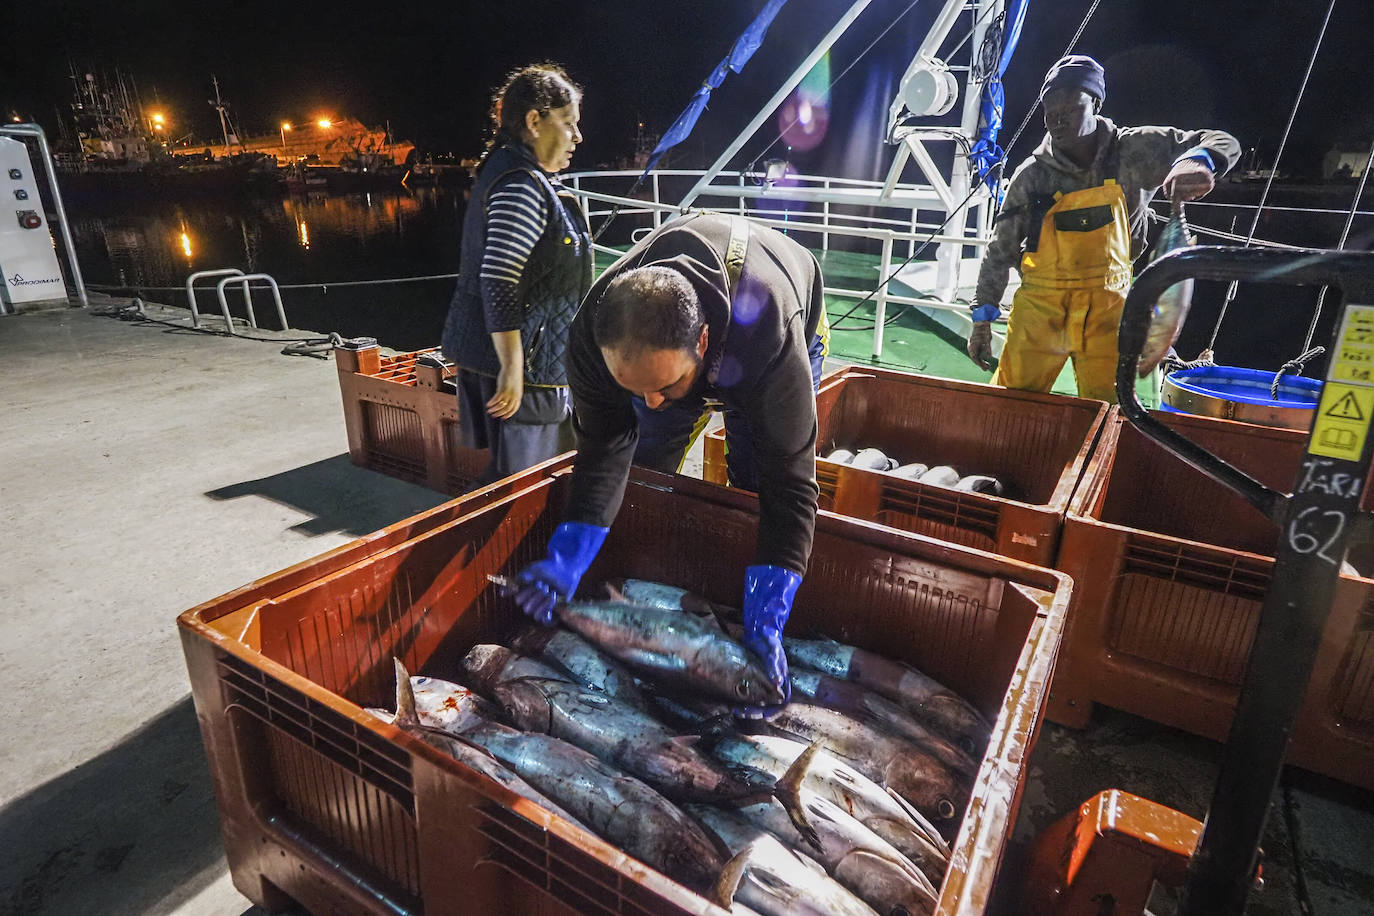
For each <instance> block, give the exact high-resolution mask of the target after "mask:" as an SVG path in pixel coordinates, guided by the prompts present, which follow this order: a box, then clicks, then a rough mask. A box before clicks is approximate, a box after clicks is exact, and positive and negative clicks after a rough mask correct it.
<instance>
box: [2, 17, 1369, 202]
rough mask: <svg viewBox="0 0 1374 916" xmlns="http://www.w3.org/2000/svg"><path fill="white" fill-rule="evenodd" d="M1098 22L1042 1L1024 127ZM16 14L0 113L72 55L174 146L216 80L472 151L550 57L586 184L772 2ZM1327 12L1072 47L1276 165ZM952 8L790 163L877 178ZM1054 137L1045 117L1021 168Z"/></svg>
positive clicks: (1113, 77) (911, 22) (849, 44)
mask: <svg viewBox="0 0 1374 916" xmlns="http://www.w3.org/2000/svg"><path fill="white" fill-rule="evenodd" d="M909 2H910V0H874V2H873V3H872V5H871V6H870V7H869V8H868V10H867V11H866V12H865V13H864V14H863V16H862V17H861V18H860V20H859V21H858V23H856V25H855V26H854V27H853V28H852V29H851V30H850V33H849V35H848V36H847V37H846V38H845V39H844V40H842V41H841V42H840V44H838V45H837V46H836V48H835V50H834V51H833V52H832V58H831V76H832V78H833V77H836V76H838V75H839V74H840V71H842V70H843V69H844V68H845V67H846V66H848V65H849V64H850V63H852V62H853V61H854V59H855V58H856V56H857V55H858V54H859V52H860V51H862V50H863V49H864V48H865V47H866V46H867V45H868V44H869V43H870V42H871V41H872V40H873V39H874V38H875V37H876V36H877V35H878V33H879V32H880V31H881V30H882V28H883V27H885V26H886V25H887V24H888V23H889V22H891V21H892V20H893V18H894V17H896V16H897V15H898V14H899V13H900V12H901V11H902V10H903V9H905V8H906V7H907V6H908V4H909ZM1088 5H1089V0H1031V5H1030V12H1029V14H1028V16H1027V21H1026V27H1025V31H1024V33H1023V36H1022V41H1021V44H1020V47H1019V49H1018V51H1017V55H1016V58H1015V59H1014V60H1013V62H1012V65H1011V67H1010V69H1009V70H1008V72H1007V74H1006V77H1005V80H1006V83H1007V99H1008V106H1007V107H1008V112H1007V121H1008V126H1007V130H1008V132H1009V131H1010V130H1011V129H1012V128H1014V127H1015V125H1016V124H1017V123H1019V122H1020V120H1021V118H1022V117H1023V116H1024V114H1025V111H1026V106H1027V105H1028V104H1030V103H1031V102H1032V101H1033V100H1034V97H1035V93H1036V90H1037V89H1038V86H1039V82H1040V79H1041V77H1042V76H1043V73H1044V71H1045V69H1046V67H1047V66H1048V65H1049V64H1050V63H1051V62H1052V61H1053V60H1054V59H1055V58H1056V57H1058V56H1059V54H1060V53H1061V52H1062V51H1063V49H1064V46H1065V45H1066V44H1067V43H1068V41H1069V39H1070V37H1071V36H1072V34H1073V32H1074V30H1075V29H1076V28H1077V26H1078V23H1079V20H1080V19H1081V18H1082V16H1083V14H1084V12H1085V11H1086V10H1087V8H1088ZM4 6H5V10H4V12H0V28H3V29H4V31H5V33H6V34H7V35H9V36H11V37H12V38H13V37H16V36H19V39H18V40H19V41H20V42H22V44H12V46H11V47H12V48H14V47H24V48H27V49H29V50H28V51H27V52H26V53H14V52H13V51H11V52H10V53H7V54H6V55H4V62H3V63H2V64H0V68H3V70H2V71H0V109H3V111H4V113H5V114H6V115H9V114H10V113H15V114H18V115H20V116H22V117H24V118H25V119H36V120H38V121H39V122H40V123H42V124H44V125H45V126H46V127H47V128H48V129H49V130H54V129H55V127H56V118H57V110H58V109H61V110H63V111H64V112H65V110H66V105H67V103H68V101H69V99H70V92H71V84H70V81H69V79H68V77H67V70H68V60H69V59H70V60H74V61H76V62H77V64H78V66H79V67H80V68H82V69H95V70H97V71H99V70H101V69H104V70H112V69H113V68H114V67H116V66H117V67H119V68H121V69H122V70H123V71H124V72H125V73H126V74H128V75H130V76H131V77H133V79H134V80H136V82H137V86H138V89H139V91H140V93H141V95H142V97H143V99H144V101H145V103H151V101H152V99H153V97H154V95H155V94H156V96H157V97H158V98H159V99H160V101H161V107H162V108H163V109H164V110H165V111H166V112H167V113H168V116H169V117H170V118H171V119H172V121H173V125H174V133H176V134H178V135H179V134H181V133H185V132H186V131H188V130H189V131H193V132H194V133H195V134H196V135H197V136H198V137H200V138H202V139H203V138H206V137H212V136H216V135H217V134H218V123H217V121H216V119H215V114H214V111H213V109H211V108H210V106H209V105H207V104H206V99H207V98H209V96H210V93H211V90H210V74H211V73H214V74H215V75H217V76H218V78H219V81H220V85H221V89H222V91H223V94H224V96H225V98H226V99H228V100H229V102H230V103H231V105H232V109H233V112H234V114H235V115H236V117H237V119H238V120H239V122H240V125H241V127H242V129H243V132H244V133H246V134H259V133H269V132H272V131H274V130H275V129H276V126H277V124H279V123H280V122H281V121H283V120H288V121H303V120H306V119H313V118H315V117H319V116H321V115H325V114H328V115H331V116H333V117H344V116H352V117H357V118H359V119H361V120H363V121H365V122H367V123H369V124H374V125H380V124H382V123H383V122H385V121H388V120H389V121H390V124H391V126H392V128H393V131H394V133H395V135H396V136H397V137H399V138H403V139H409V140H412V141H414V142H415V143H417V144H418V145H420V147H421V148H422V149H425V150H432V151H435V152H454V153H457V154H460V155H474V154H475V153H476V152H478V151H479V150H480V148H481V131H482V128H483V126H484V112H485V108H486V103H487V102H486V99H487V95H488V93H489V91H490V89H491V87H492V86H493V85H494V84H495V83H496V82H498V81H499V79H500V77H501V75H502V74H503V72H504V71H506V70H507V69H509V68H510V67H512V66H514V65H517V64H520V63H525V62H529V61H532V60H539V59H554V60H557V61H560V62H562V63H563V64H565V65H566V66H567V68H568V69H569V71H570V72H571V73H572V75H573V76H574V78H575V79H577V80H578V81H579V82H581V83H582V84H583V86H584V87H585V90H586V98H585V101H584V107H583V132H584V134H585V135H586V138H587V139H586V143H585V145H584V147H583V149H582V150H581V151H579V153H578V155H577V157H576V158H575V159H574V168H588V167H591V166H593V165H596V164H598V163H603V162H609V161H611V160H614V159H615V158H617V157H620V156H624V155H626V154H628V153H629V151H630V138H631V135H632V134H633V133H634V129H635V123H636V121H637V120H641V119H642V120H643V121H645V122H646V126H647V127H648V128H649V129H650V130H655V131H661V130H662V129H663V128H664V127H666V126H667V125H668V124H669V123H670V122H671V121H672V119H673V118H674V117H675V116H676V114H677V112H678V111H679V110H680V109H681V108H682V106H683V105H684V104H685V103H686V101H687V99H688V98H689V97H690V95H691V93H692V92H693V90H694V89H695V87H696V86H697V84H698V83H699V82H700V81H701V79H702V78H703V77H704V76H705V75H706V74H707V73H708V72H709V71H710V69H711V68H712V67H713V66H714V64H715V63H716V62H717V61H718V60H719V59H720V58H721V57H722V56H723V55H724V53H725V52H726V51H727V50H728V48H729V46H730V44H731V42H732V41H733V40H734V38H735V37H736V36H737V35H738V33H739V32H740V31H741V29H742V28H743V27H744V25H745V24H747V23H748V21H749V20H750V19H751V18H752V16H753V15H754V13H755V12H757V10H758V9H759V8H760V7H761V6H762V0H738V2H736V0H715V2H703V0H638V2H628V0H595V2H581V3H579V2H551V0H497V2H490V0H482V2H475V0H453V2H448V3H426V2H423V0H421V2H411V3H385V2H377V0H373V2H369V3H357V2H353V0H331V2H311V3H291V2H282V0H272V2H265V0H235V2H197V0H182V2H178V3H175V4H173V3H167V2H161V0H143V2H137V0H135V2H133V3H109V2H104V0H102V2H98V3H97V2H88V0H33V2H30V3H28V4H27V5H25V4H22V3H20V2H17V0H16V2H11V3H6V4H4ZM847 6H848V4H847V3H845V2H842V0H791V2H790V3H788V5H787V6H786V7H784V9H783V11H782V13H781V14H780V15H779V17H778V19H777V20H776V21H775V23H774V25H773V28H772V30H771V31H770V33H769V35H768V38H767V41H766V42H765V44H764V46H763V48H762V49H761V50H760V51H759V53H758V54H757V55H756V56H755V58H754V60H753V61H752V62H751V63H750V64H749V66H748V67H747V68H746V70H745V71H744V74H743V76H735V75H731V76H730V77H729V78H728V79H727V80H726V82H725V85H724V86H723V87H722V88H721V89H720V90H717V92H716V95H715V97H714V99H713V102H712V105H711V108H710V109H709V110H708V111H707V113H706V114H705V115H704V116H703V118H702V120H701V123H700V125H699V127H698V130H697V133H696V134H694V136H693V138H692V140H691V141H689V142H688V143H687V144H686V145H685V146H684V148H683V149H682V151H681V152H680V153H678V155H677V158H676V159H675V160H674V161H673V164H674V165H679V166H683V167H690V166H698V165H704V164H706V163H707V162H709V161H710V160H711V159H713V158H714V156H715V154H716V153H717V152H718V151H719V150H720V149H721V147H722V146H723V145H724V144H725V143H726V142H727V141H728V140H729V138H731V137H732V136H733V135H734V133H735V132H736V131H737V130H738V129H739V128H740V127H741V126H743V124H744V123H745V121H746V120H747V119H748V117H749V116H750V115H751V114H752V113H753V112H754V111H755V110H757V107H758V106H759V104H760V103H761V102H762V101H763V100H764V99H766V98H767V97H768V96H769V95H770V94H771V93H772V91H773V90H774V89H775V88H776V86H777V85H778V83H779V82H780V81H781V80H782V79H783V78H784V77H785V76H786V75H787V73H788V72H790V70H791V69H792V68H793V67H794V66H795V65H796V63H797V62H799V61H800V60H801V58H802V57H803V56H804V55H805V53H806V52H807V50H808V49H809V48H810V47H811V46H812V45H813V44H814V42H815V41H816V39H817V38H819V36H820V35H822V34H823V33H824V32H825V31H826V30H827V29H828V28H829V27H830V25H831V24H832V23H833V22H834V21H835V19H836V18H837V17H838V16H839V15H840V14H841V13H842V12H843V11H844V9H846V8H847ZM1326 6H1327V3H1326V2H1325V0H1307V2H1296V0H1290V2H1268V3H1266V2H1257V0H1203V2H1197V0H1187V2H1184V0H1103V2H1102V3H1101V6H1100V7H1099V9H1098V11H1097V13H1096V15H1095V17H1094V19H1093V20H1092V22H1091V24H1090V25H1089V27H1088V29H1087V31H1086V33H1085V34H1084V36H1083V38H1082V39H1081V40H1080V42H1079V44H1078V46H1077V48H1076V50H1077V51H1079V52H1081V53H1087V54H1092V55H1094V56H1096V57H1097V58H1098V59H1099V60H1100V61H1102V62H1103V63H1104V64H1105V65H1106V67H1107V80H1108V90H1107V103H1106V108H1105V109H1104V114H1107V115H1108V116H1110V117H1112V118H1114V119H1115V120H1117V121H1118V123H1122V124H1136V123H1164V124H1175V125H1177V126H1181V127H1202V126H1217V127H1222V128H1225V129H1227V130H1230V131H1231V132H1232V133H1234V134H1236V135H1237V136H1238V137H1239V138H1240V139H1241V142H1242V144H1243V145H1244V146H1245V147H1246V148H1247V149H1248V148H1250V147H1257V149H1258V155H1259V158H1260V160H1261V162H1267V161H1268V160H1269V159H1272V156H1273V152H1274V150H1275V148H1276V147H1277V145H1278V141H1279V137H1280V135H1281V133H1282V131H1283V127H1284V123H1285V122H1286V120H1287V116H1288V113H1289V109H1290V108H1291V106H1292V104H1293V99H1294V97H1295V94H1296V92H1297V89H1298V85H1299V83H1300V81H1301V79H1302V73H1303V70H1304V68H1305V66H1306V63H1307V58H1308V55H1309V54H1310V53H1311V49H1312V46H1313V43H1314V41H1315V39H1316V36H1317V32H1318V29H1319V27H1320V24H1321V20H1322V17H1323V15H1324V13H1325V11H1326ZM938 9H939V3H938V2H937V0H923V2H921V3H919V4H917V6H916V8H915V9H914V10H913V11H912V12H911V13H909V14H907V15H906V16H905V17H904V18H903V19H902V20H901V22H900V23H899V24H898V25H897V26H896V27H895V28H894V29H893V30H892V31H891V32H890V33H889V34H888V36H887V37H886V38H885V39H884V40H883V41H881V42H879V44H878V45H877V46H876V47H875V48H874V49H873V51H871V52H870V53H869V54H868V55H867V56H866V57H865V58H864V59H863V60H862V61H861V62H860V63H859V64H858V65H857V66H855V67H854V68H853V70H852V71H851V72H849V73H848V74H847V75H846V76H844V77H843V79H841V80H839V82H838V83H837V84H836V86H835V87H834V90H833V93H832V98H831V113H830V132H829V136H828V137H827V140H826V142H825V143H824V144H822V146H821V147H819V148H817V149H816V150H814V151H813V152H811V153H809V154H798V155H797V156H794V157H793V158H794V161H797V163H798V165H799V166H800V167H802V168H803V169H804V170H806V171H814V170H819V169H828V170H831V171H836V172H839V173H842V174H843V173H852V170H854V169H859V170H868V169H871V167H872V166H871V163H873V162H876V161H877V160H878V159H879V158H880V157H881V155H882V151H881V149H880V146H879V144H878V135H879V134H880V133H881V130H882V124H883V119H884V117H885V113H886V107H887V104H888V101H889V99H890V97H891V92H892V91H893V89H895V86H896V81H897V79H898V78H899V77H900V75H901V73H902V71H903V70H904V69H905V67H906V65H907V63H908V62H909V60H910V55H911V53H912V51H913V50H914V48H915V44H916V42H917V41H918V40H919V38H920V37H921V36H922V35H923V34H924V30H925V27H926V26H927V25H928V23H929V20H930V19H931V18H932V17H933V16H934V14H935V12H936V11H937V10H938ZM954 34H955V35H956V36H960V35H962V31H960V30H956V32H955V33H954ZM1371 35H1374V3H1370V2H1369V0H1337V4H1336V12H1335V15H1334V17H1333V19H1332V23H1331V27H1330V30H1329V32H1328V34H1327V37H1326V41H1325V44H1324V45H1323V47H1322V51H1321V55H1320V56H1319V58H1318V60H1317V65H1316V69H1315V71H1314V73H1313V77H1312V82H1311V85H1310V86H1309V87H1308V90H1307V95H1306V97H1305V99H1304V102H1303V107H1302V108H1301V110H1300V111H1299V115H1298V120H1297V123H1296V125H1295V127H1294V133H1293V139H1292V140H1291V141H1290V149H1289V152H1288V153H1287V154H1286V155H1285V158H1284V162H1283V163H1282V168H1283V170H1284V171H1286V172H1292V173H1296V174H1299V175H1303V174H1314V173H1315V172H1316V171H1317V170H1318V168H1319V166H1320V159H1321V156H1322V154H1323V153H1324V152H1325V151H1326V150H1327V149H1329V148H1330V147H1331V146H1332V144H1333V143H1336V142H1343V143H1345V144H1347V145H1349V146H1352V147H1365V146H1367V144H1368V143H1369V141H1370V139H1371V138H1372V137H1374V90H1372V89H1371V81H1370V79H1369V77H1370V76H1371V71H1372V70H1374V64H1371V63H1370V61H1371V55H1370V52H1369V48H1368V42H1369V38H1370V36H1371ZM956 110H957V109H956ZM777 133H778V129H777V126H776V125H775V124H773V125H770V127H769V128H766V129H765V130H764V131H761V132H760V135H759V138H758V139H757V140H756V142H755V143H754V144H752V145H751V146H749V147H746V154H747V155H745V156H744V157H743V158H742V159H741V160H740V161H741V162H743V161H747V159H748V158H750V157H751V156H753V155H756V154H757V153H758V152H759V151H761V150H762V148H763V146H765V145H766V144H767V142H768V141H769V140H771V139H773V138H774V137H776V136H777ZM1040 136H1041V131H1040V129H1039V127H1038V122H1035V123H1033V124H1032V128H1031V129H1030V130H1028V131H1027V134H1026V136H1025V138H1024V139H1023V140H1022V142H1021V143H1020V144H1019V145H1018V147H1017V148H1016V150H1014V151H1013V157H1012V158H1013V160H1014V161H1016V160H1019V159H1020V158H1021V157H1022V156H1024V155H1025V154H1026V153H1028V152H1029V150H1030V148H1031V146H1033V145H1034V143H1036V142H1038V140H1039V138H1040ZM1003 139H1004V140H1005V139H1006V135H1004V138H1003Z"/></svg>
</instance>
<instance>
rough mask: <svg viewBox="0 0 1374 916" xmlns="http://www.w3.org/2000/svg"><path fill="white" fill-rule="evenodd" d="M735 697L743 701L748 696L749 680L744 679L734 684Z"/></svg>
mask: <svg viewBox="0 0 1374 916" xmlns="http://www.w3.org/2000/svg"><path fill="white" fill-rule="evenodd" d="M735 696H737V697H740V698H741V699H744V698H746V697H748V696H749V679H748V678H745V679H744V680H742V681H738V682H736V684H735Z"/></svg>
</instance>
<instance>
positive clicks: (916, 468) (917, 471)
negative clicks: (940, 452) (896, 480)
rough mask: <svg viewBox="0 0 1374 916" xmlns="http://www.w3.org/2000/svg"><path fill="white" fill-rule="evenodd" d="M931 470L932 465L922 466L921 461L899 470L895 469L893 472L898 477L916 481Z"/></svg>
mask: <svg viewBox="0 0 1374 916" xmlns="http://www.w3.org/2000/svg"><path fill="white" fill-rule="evenodd" d="M929 470H930V465H927V464H921V462H919V461H913V462H912V463H911V464H904V465H902V466H901V467H899V468H894V469H893V470H892V473H893V474H895V475H897V476H898V477H906V478H908V479H910V480H916V479H917V478H919V477H920V476H921V475H922V474H924V473H925V472H926V471H929Z"/></svg>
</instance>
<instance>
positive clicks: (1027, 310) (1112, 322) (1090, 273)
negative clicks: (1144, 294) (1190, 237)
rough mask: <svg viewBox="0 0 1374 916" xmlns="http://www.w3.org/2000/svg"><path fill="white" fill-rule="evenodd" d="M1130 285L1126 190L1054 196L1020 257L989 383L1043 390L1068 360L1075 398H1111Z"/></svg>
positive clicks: (1112, 184) (1110, 183)
mask: <svg viewBox="0 0 1374 916" xmlns="http://www.w3.org/2000/svg"><path fill="white" fill-rule="evenodd" d="M1130 285H1131V227H1130V220H1129V218H1128V216H1127V211H1126V196H1125V194H1124V193H1122V190H1121V186H1120V185H1119V184H1117V183H1116V181H1114V180H1112V179H1108V180H1107V181H1106V182H1105V183H1104V184H1102V185H1101V186H1100V187H1096V188H1088V189H1086V190H1083V191H1073V192H1071V193H1068V194H1063V193H1060V194H1056V195H1055V202H1054V206H1052V207H1050V209H1049V211H1048V212H1046V214H1045V217H1044V221H1043V223H1042V224H1041V228H1040V241H1039V244H1038V245H1037V246H1036V250H1035V251H1027V252H1026V253H1025V254H1023V255H1022V256H1021V288H1020V289H1019V290H1017V292H1016V296H1015V297H1014V298H1013V299H1012V308H1011V314H1010V316H1008V319H1007V343H1006V347H1005V348H1004V349H1003V350H1002V361H1001V363H1000V364H999V365H998V367H997V373H996V374H995V375H994V376H993V379H992V381H993V384H996V385H1004V386H1006V387H1007V388H1016V389H1020V390H1022V391H1049V390H1050V388H1051V387H1052V386H1053V385H1054V381H1055V379H1056V378H1058V377H1059V372H1060V370H1062V369H1063V368H1064V360H1066V359H1068V358H1069V357H1072V358H1073V372H1074V377H1075V378H1076V379H1077V380H1078V394H1079V396H1080V397H1085V398H1096V399H1097V400H1099V401H1107V402H1109V403H1113V404H1114V403H1116V358H1117V352H1116V333H1117V326H1118V325H1119V324H1120V323H1121V307H1122V305H1124V304H1125V302H1126V291H1127V290H1128V289H1129V288H1130Z"/></svg>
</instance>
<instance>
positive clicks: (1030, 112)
mask: <svg viewBox="0 0 1374 916" xmlns="http://www.w3.org/2000/svg"><path fill="white" fill-rule="evenodd" d="M1101 2H1102V0H1093V2H1092V5H1091V6H1089V7H1088V11H1087V13H1085V14H1084V16H1083V21H1082V22H1080V23H1079V24H1078V31H1077V32H1075V33H1074V36H1073V38H1071V39H1070V40H1069V44H1068V46H1067V47H1066V48H1064V53H1063V54H1061V55H1059V56H1060V57H1067V56H1068V55H1069V53H1070V52H1072V51H1073V49H1074V46H1075V45H1077V44H1078V39H1079V38H1081V37H1083V31H1084V29H1086V28H1087V27H1088V20H1090V19H1092V16H1093V13H1095V12H1097V7H1098V4H1099V3H1101ZM1333 2H1334V0H1333ZM1039 104H1040V100H1039V99H1038V98H1037V99H1036V100H1035V103H1034V104H1033V105H1031V106H1030V108H1029V109H1027V111H1026V116H1025V117H1024V118H1022V119H1021V124H1020V125H1019V126H1018V127H1017V128H1016V132H1015V133H1013V134H1012V135H1011V141H1010V142H1008V143H1007V145H1006V146H1005V147H1004V152H1003V153H1002V158H1001V159H999V160H998V161H997V165H996V166H994V168H995V169H996V170H997V172H998V179H997V180H998V181H1001V176H1002V174H1003V173H1004V171H1005V169H1006V163H1007V157H1008V156H1010V155H1011V150H1012V147H1014V146H1015V145H1016V141H1017V139H1018V138H1019V137H1020V136H1021V134H1022V132H1023V131H1024V130H1025V129H1026V125H1028V124H1030V122H1031V118H1033V117H1034V116H1035V109H1036V108H1037V107H1038V106H1039ZM983 184H984V183H983V182H979V183H978V184H976V185H974V187H973V190H971V191H969V192H968V194H967V195H966V196H965V197H964V199H963V200H962V201H960V202H959V205H958V206H957V207H955V208H954V209H953V210H952V211H951V212H950V214H949V215H948V216H946V217H945V221H944V222H943V223H941V224H940V225H938V226H936V227H935V228H934V229H933V230H931V232H930V234H928V235H927V236H926V237H925V239H924V240H923V241H922V242H921V245H920V247H918V248H917V249H916V250H915V251H913V252H911V253H910V254H909V255H907V258H906V260H905V261H903V262H902V263H901V264H898V265H897V267H896V269H895V270H893V271H892V273H890V274H888V276H887V278H886V279H885V280H882V281H881V282H880V283H879V284H878V285H877V286H875V287H873V289H871V290H869V291H868V294H867V295H866V296H864V297H863V298H862V299H860V300H859V301H858V302H856V303H855V304H854V306H853V308H851V309H850V310H849V311H847V312H845V313H844V314H843V315H841V316H840V317H839V318H837V319H835V320H834V321H832V322H831V323H830V327H831V329H832V330H842V331H843V330H847V329H846V328H838V329H837V328H836V327H835V325H836V324H837V323H838V322H841V321H844V320H845V319H846V318H848V317H849V316H850V315H852V314H854V312H856V311H857V310H858V308H859V306H861V305H863V304H864V303H865V302H867V301H868V300H870V299H872V298H873V297H874V296H875V295H876V294H877V292H878V290H880V289H883V288H884V287H885V286H887V285H888V284H889V283H891V282H892V281H893V280H895V279H896V278H897V275H898V274H899V273H901V272H902V271H903V270H905V269H906V266H907V265H908V264H910V263H911V262H912V261H914V260H916V256H917V255H918V254H920V253H921V252H923V251H925V250H926V248H928V247H929V246H930V243H931V242H932V241H933V240H934V239H935V236H937V235H939V234H940V233H941V232H943V231H944V229H945V227H946V226H948V225H949V224H950V221H951V220H953V219H954V217H955V216H957V215H958V214H960V213H962V212H963V210H964V207H966V206H967V205H968V202H969V201H971V200H973V198H974V196H975V195H976V194H978V193H979V191H981V190H982V188H983ZM904 311H905V309H903V312H904ZM899 314H900V313H899ZM887 323H889V322H884V324H887Z"/></svg>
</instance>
